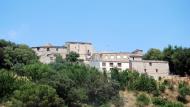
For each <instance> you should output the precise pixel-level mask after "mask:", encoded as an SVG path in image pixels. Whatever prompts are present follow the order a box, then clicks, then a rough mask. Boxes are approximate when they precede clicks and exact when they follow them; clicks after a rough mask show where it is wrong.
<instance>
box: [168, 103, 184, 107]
mask: <svg viewBox="0 0 190 107" xmlns="http://www.w3.org/2000/svg"><path fill="white" fill-rule="evenodd" d="M164 107H184V105H183V104H182V103H180V102H167V103H166V104H165V106H164Z"/></svg>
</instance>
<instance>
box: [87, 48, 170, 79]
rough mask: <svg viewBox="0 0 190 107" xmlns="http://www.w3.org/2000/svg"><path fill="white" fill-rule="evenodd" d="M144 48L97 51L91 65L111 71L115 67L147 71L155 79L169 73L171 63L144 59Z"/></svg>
mask: <svg viewBox="0 0 190 107" xmlns="http://www.w3.org/2000/svg"><path fill="white" fill-rule="evenodd" d="M142 57H143V52H142V50H138V49H137V50H135V51H133V52H131V53H128V52H113V53H95V54H93V56H92V60H91V63H90V65H91V66H94V67H96V68H98V69H99V70H101V71H107V72H108V73H109V72H110V70H111V69H113V68H118V69H120V70H126V69H131V70H136V71H138V72H139V73H147V74H148V75H151V76H153V77H154V78H155V79H158V78H159V77H166V76H168V75H169V65H168V62H167V61H154V60H143V59H142Z"/></svg>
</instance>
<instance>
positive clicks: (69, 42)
mask: <svg viewBox="0 0 190 107" xmlns="http://www.w3.org/2000/svg"><path fill="white" fill-rule="evenodd" d="M65 43H66V44H88V45H92V43H90V42H71V41H68V42H65Z"/></svg>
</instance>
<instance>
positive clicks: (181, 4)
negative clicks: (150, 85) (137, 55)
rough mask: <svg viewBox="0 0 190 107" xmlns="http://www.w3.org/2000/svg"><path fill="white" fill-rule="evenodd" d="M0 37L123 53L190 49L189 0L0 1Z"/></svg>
mask: <svg viewBox="0 0 190 107" xmlns="http://www.w3.org/2000/svg"><path fill="white" fill-rule="evenodd" d="M0 39H6V40H10V41H13V42H16V43H21V44H27V45H29V46H31V47H32V46H41V45H44V44H46V43H52V44H53V45H64V43H65V42H67V41H84V42H92V43H93V45H94V47H95V49H96V50H97V51H120V52H124V51H126V52H130V51H133V50H135V49H142V50H144V51H147V50H148V49H150V48H158V49H163V48H164V47H167V46H168V45H169V44H171V45H178V46H183V47H190V0H30V1H29V0H0Z"/></svg>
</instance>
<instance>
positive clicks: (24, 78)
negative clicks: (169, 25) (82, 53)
mask: <svg viewBox="0 0 190 107" xmlns="http://www.w3.org/2000/svg"><path fill="white" fill-rule="evenodd" d="M172 49H173V48H172ZM150 53H152V52H150ZM153 53H155V54H156V56H157V54H158V55H159V56H158V57H152V54H151V55H150V56H149V58H150V59H157V60H158V59H160V58H161V59H162V58H164V56H163V54H162V53H163V52H161V51H154V52H153ZM168 53H169V52H168ZM147 55H148V53H147V54H146V56H147ZM78 57H79V55H78V54H77V53H74V52H71V53H70V54H68V55H67V56H66V59H62V57H61V56H60V55H57V57H56V60H55V62H54V63H51V64H42V63H40V62H39V61H38V57H37V56H36V55H35V53H34V52H33V51H32V50H31V49H30V48H29V47H28V46H26V45H20V44H15V43H12V42H9V41H5V40H0V106H1V105H5V106H7V107H110V106H111V105H115V106H116V107H122V106H123V104H124V102H123V99H122V97H121V95H120V94H119V92H120V91H125V90H128V91H132V92H135V93H136V97H137V98H136V102H137V103H136V105H137V106H140V107H144V106H147V105H150V104H153V105H155V106H158V107H159V106H161V107H183V104H182V103H184V104H186V103H188V100H187V96H189V95H190V87H189V85H188V84H186V83H184V82H181V83H180V85H179V87H177V88H178V89H177V90H178V92H179V95H178V97H177V98H176V100H178V101H180V102H182V103H180V102H176V101H170V100H167V99H164V98H163V96H162V94H163V93H164V92H165V90H167V89H170V90H174V86H173V84H172V83H170V82H169V81H156V80H154V79H153V78H152V77H150V76H148V75H147V74H139V73H138V72H136V71H130V70H124V71H121V72H120V71H119V70H118V69H117V68H114V69H112V71H111V74H109V75H107V73H106V72H103V73H102V72H100V71H99V70H97V69H96V68H92V67H90V66H87V65H85V64H83V63H82V61H81V60H79V59H78ZM149 58H147V59H149ZM172 58H173V56H172ZM172 61H173V60H172ZM174 65H175V64H174Z"/></svg>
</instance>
